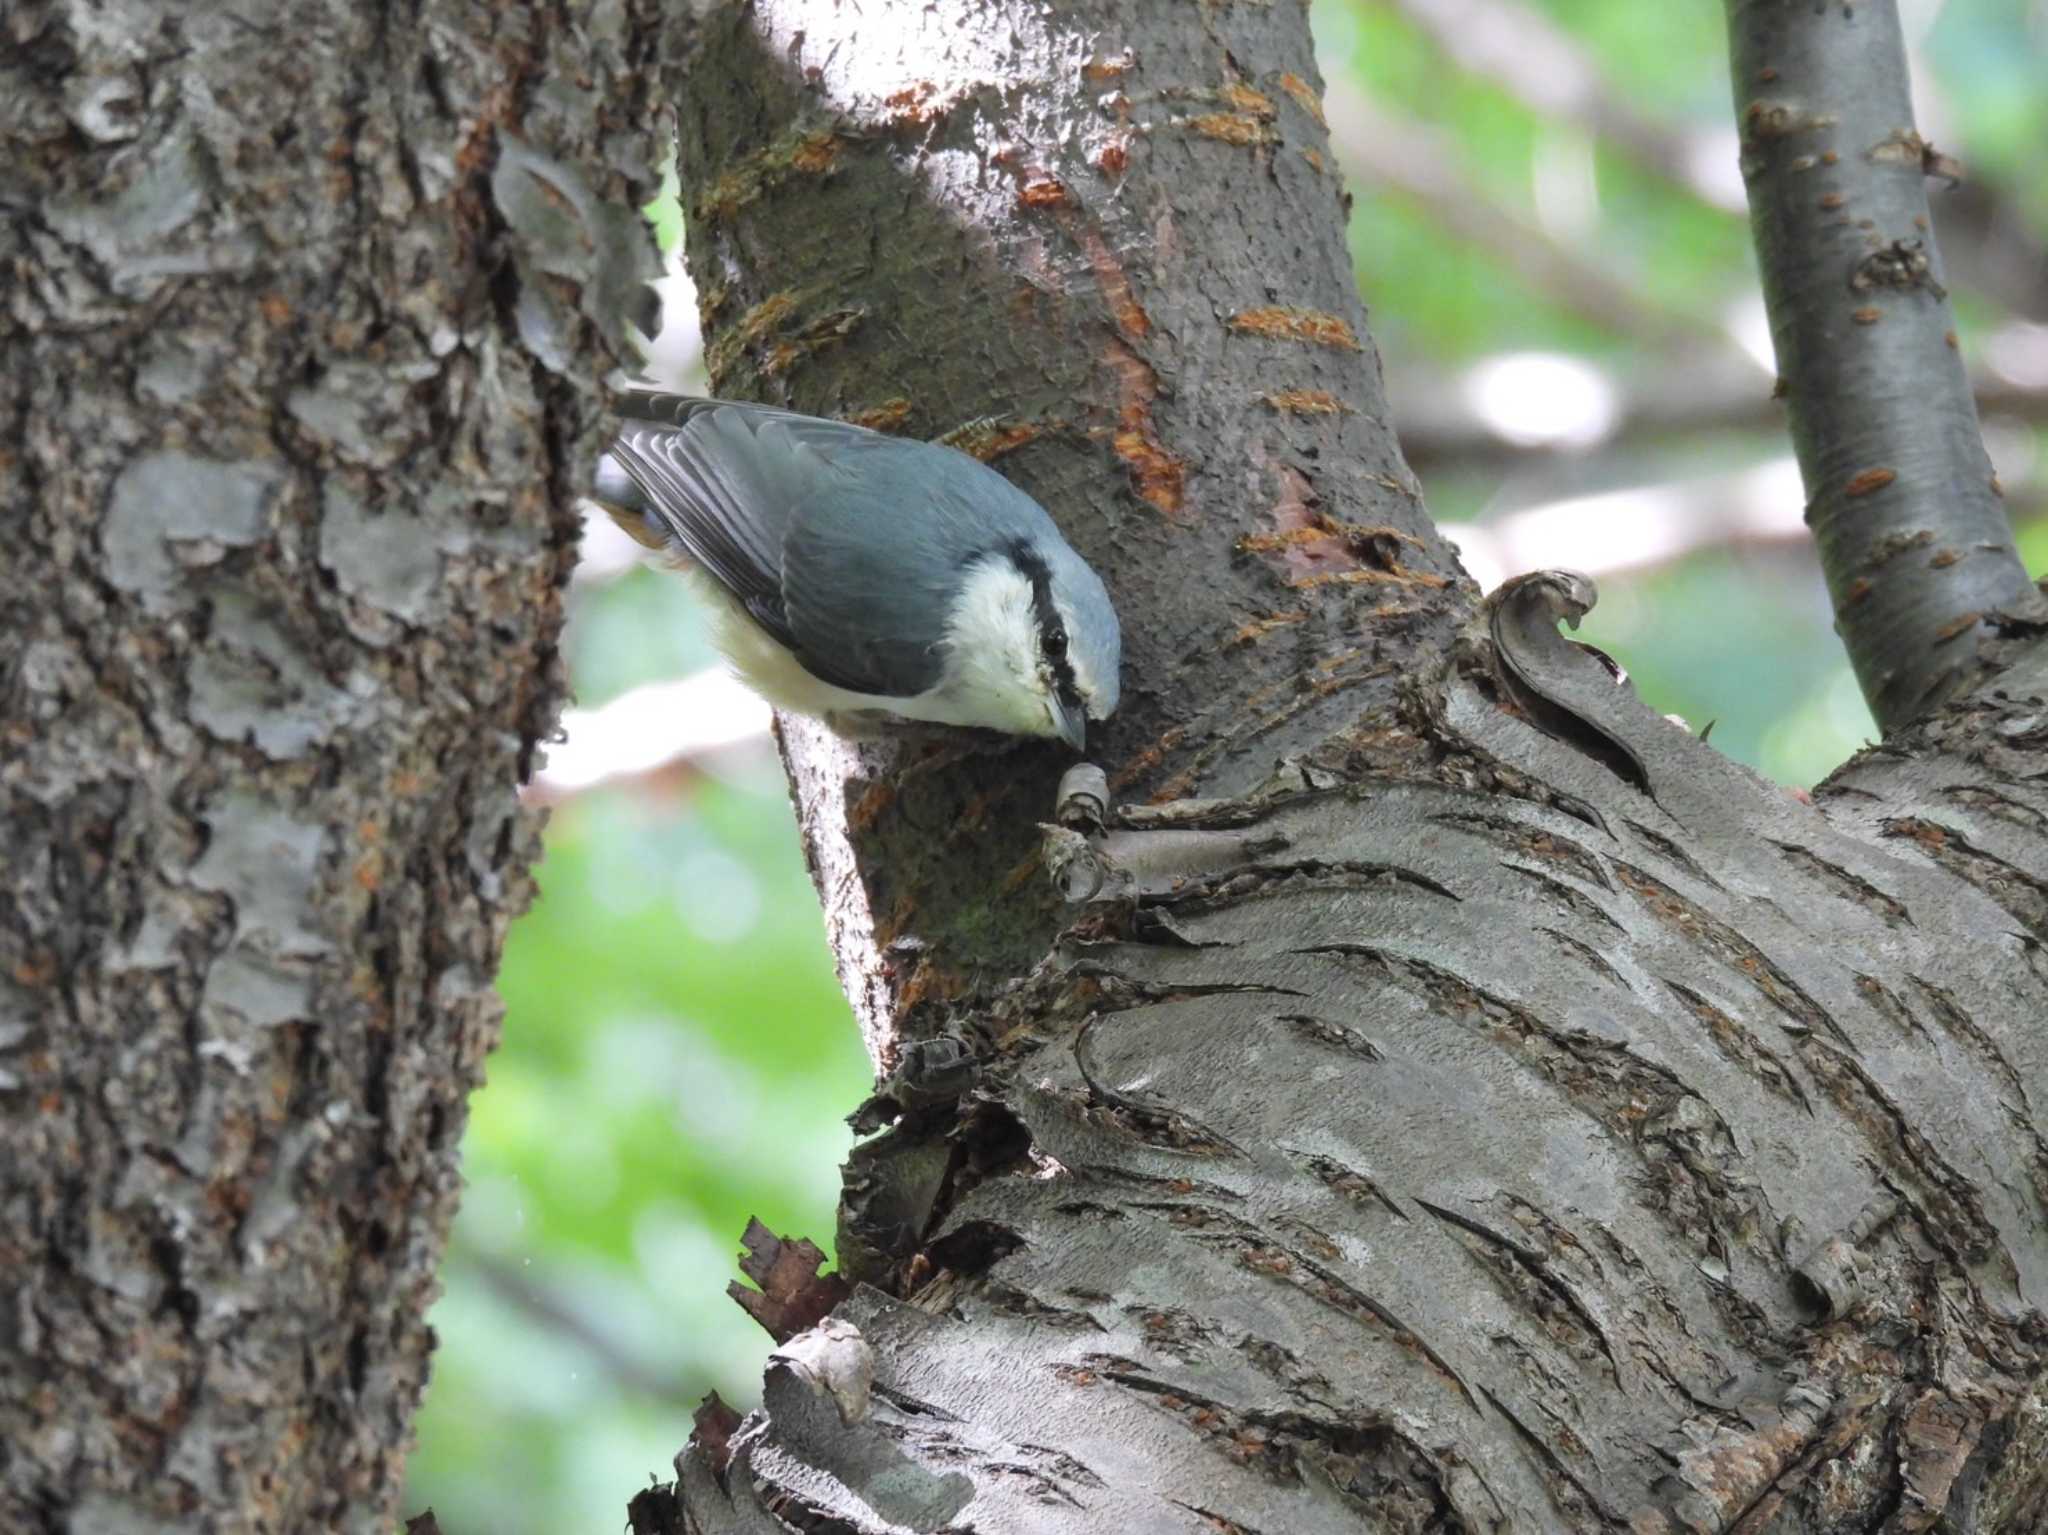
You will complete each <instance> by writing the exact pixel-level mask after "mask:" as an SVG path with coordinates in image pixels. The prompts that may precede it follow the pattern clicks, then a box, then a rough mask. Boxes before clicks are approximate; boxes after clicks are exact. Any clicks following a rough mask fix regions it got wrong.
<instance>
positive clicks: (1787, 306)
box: [1728, 0, 2040, 730]
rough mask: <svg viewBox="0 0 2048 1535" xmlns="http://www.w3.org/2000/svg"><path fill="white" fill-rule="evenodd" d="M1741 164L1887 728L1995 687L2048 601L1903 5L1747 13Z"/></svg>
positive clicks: (1837, 602) (1795, 418) (1859, 644)
mask: <svg viewBox="0 0 2048 1535" xmlns="http://www.w3.org/2000/svg"><path fill="white" fill-rule="evenodd" d="M1728 36H1729V52H1730V66H1731V69H1732V71H1733V74H1734V79H1735V103H1736V115H1737V117H1738V118H1739V120H1740V127H1741V132H1742V173H1743V180H1744V182H1745V183H1746V185H1747V186H1748V189H1749V205H1750V224H1751V228H1752V230H1753V231H1754V234H1755V237H1756V246H1757V257H1758V264H1759V266H1760V267H1761V269H1762V273H1763V289H1764V301H1765V304H1766V305H1767V307H1768V308H1769V310H1770V316H1771V335H1772V338H1773V340H1774V342H1775V344H1776V347H1777V354H1778V375H1779V387H1780V389H1781V390H1782V392H1783V394H1784V397H1785V402H1786V406H1787V410H1788V414H1789V415H1790V418H1791V425H1792V443H1793V447H1794V448H1795V449H1796V450H1797V452H1798V455H1799V468H1800V473H1801V475H1802V476H1803V478H1804V479H1805V482H1806V497H1807V508H1806V520H1807V523H1808V525H1809V526H1810V527H1812V529H1813V532H1814V538H1815V540H1816V542H1817V544H1818V545H1819V549H1820V557H1821V567H1822V569H1823V570H1824V571H1825V572H1826V573H1827V580H1828V593H1829V595H1830V597H1832V598H1833V601H1834V608H1835V619H1836V627H1837V628H1838V629H1839V631H1840V633H1841V635H1842V642H1843V644H1844V645H1845V646H1846V647H1847V648H1848V651H1849V659H1850V661H1851V662H1852V663H1853V664H1854V666H1855V668H1856V677H1857V680H1858V681H1859V682H1860V683H1861V684H1862V688H1863V696H1864V698H1865V699H1866V700H1868V702H1869V704H1870V712H1871V713H1872V714H1873V715H1874V716H1875V717H1876V719H1877V722H1878V724H1879V725H1880V726H1881V727H1883V728H1884V729H1886V730H1890V729H1893V728H1895V727H1897V726H1899V725H1902V724H1905V723H1907V722H1908V721H1911V720H1913V719H1915V718H1917V717H1918V716H1919V715H1920V714H1921V713H1922V712H1924V711H1925V710H1926V709H1927V708H1928V707H1930V706H1931V705H1932V704H1935V703H1938V702H1940V701H1942V700H1943V699H1945V698H1948V697H1950V696H1952V695H1953V694H1954V693H1955V692H1957V691H1958V690H1959V689H1961V688H1963V687H1966V686H1968V685H1969V684H1970V683H1971V682H1972V681H1973V680H1974V679H1975V678H1976V676H1977V675H1978V671H1979V663H1978V659H1977V649H1978V644H1979V641H1980V640H1981V639H1982V638H1984V637H1986V636H1988V635H1989V634H1990V633H1991V632H1992V627H1993V625H1992V619H1993V616H1994V615H1996V614H1997V613H1998V612H1999V611H2000V610H2002V609H2005V608H2008V607H2013V606H2015V605H2020V604H2026V605H2027V606H2028V609H2029V611H2031V612H2033V613H2034V614H2035V615H2036V616H2039V612H2040V609H2039V606H2038V601H2037V599H2035V597H2034V594H2033V592H2032V589H2031V588H2030V587H2029V585H2028V583H2027V576H2026V570H2025V567H2024V566H2022V565H2021V564H2020V559H2019V553H2018V551H2017V550H2016V549H2015V548H2014V546H2013V539H2012V528H2011V526H2010V524H2009V523H2008V522H2007V520H2006V515H2005V507H2004V504H2003V492H2002V491H2001V490H2000V488H1999V484H1998V477H1997V476H1996V475H1995V474H1994V473H1993V472H1992V469H1991V460H1990V459H1989V458H1988V457H1987V456H1986V455H1985V452H1984V442H1983V438H1982V437H1981V435H1980V434H1979V432H1978V429H1977V408H1976V403H1975V401H1974V400H1973V399H1972V397H1971V394H1970V386H1969V380H1968V377H1967V375H1966V374H1965V372H1964V369H1963V362H1962V354H1961V350H1960V347H1959V346H1958V343H1957V338H1956V332H1955V316H1954V314H1953V312H1952V311H1951V310H1950V308H1949V304H1948V290H1947V288H1946V287H1944V286H1943V284H1942V280H1941V279H1942V267H1941V256H1940V253H1939V251H1938V249H1937V248H1936V244H1935V237H1934V226H1933V224H1932V222H1931V220H1930V218H1929V215H1928V206H1927V185H1926V183H1927V177H1928V176H1929V175H1937V176H1939V175H1945V174H1952V173H1953V172H1954V170H1955V169H1956V168H1955V167H1953V166H1952V165H1951V164H1950V163H1949V162H1947V161H1945V160H1944V159H1943V157H1942V156H1941V155H1940V154H1939V152H1938V151H1937V150H1935V148H1934V147H1933V146H1932V145H1930V144H1928V143H1927V142H1926V141H1925V140H1923V139H1922V138H1921V137H1920V134H1919V131H1918V130H1917V129H1916V128H1915V127H1914V125H1913V103H1912V98H1911V95H1910V93H1909V91H1908V89H1907V83H1906V53H1905V45H1904V42H1903V40H1902V39H1901V36H1900V33H1899V16H1898V6H1897V3H1896V0H1860V3H1857V4H1847V5H1826V4H1814V5H1794V4H1786V3H1784V0H1728Z"/></svg>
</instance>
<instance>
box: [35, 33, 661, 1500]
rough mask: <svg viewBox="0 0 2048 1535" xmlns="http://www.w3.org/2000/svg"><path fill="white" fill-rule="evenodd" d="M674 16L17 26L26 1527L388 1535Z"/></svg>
mask: <svg viewBox="0 0 2048 1535" xmlns="http://www.w3.org/2000/svg"><path fill="white" fill-rule="evenodd" d="M655 10H656V8H655V7H654V6H653V5H652V4H647V5H614V6H608V7H602V8H599V9H597V10H594V11H593V10H592V9H591V8H589V7H582V6H578V7H566V6H563V7H557V6H550V5H531V6H518V7H497V6H471V5H463V4H456V3H441V0H428V3H426V4H423V5H419V6H414V7H410V8H399V9H393V8H390V7H386V6H382V5H370V6H358V5H353V4H342V3H331V4H328V3H313V0H307V3H299V4H292V5H283V6H270V7H261V8H257V9H256V10H254V11H248V12H247V13H246V14H244V13H243V12H242V11H238V10H237V9H236V8H233V7H217V6H189V7H187V6H162V5H124V4H115V5H86V4H64V3H55V4H30V5H27V6H22V5H15V6H12V7H10V8H9V9H8V11H7V13H6V15H5V18H4V20H0V37H4V48H0V146H4V147H0V274H4V276H0V305H4V307H0V359H4V361H0V504H4V506H5V507H6V509H7V514H6V516H5V518H4V519H0V612H4V615H5V616H4V627H5V631H6V633H7V635H8V639H9V643H8V645H7V647H6V654H5V658H4V662H0V826H4V828H5V837H6V861H5V870H6V872H5V880H4V886H0V1528H5V1529H7V1530H9V1531H24V1532H26V1531H34V1530H50V1531H56V1530H70V1531H78V1532H84V1531H93V1532H105V1531H115V1530H122V1531H126V1530H142V1529H150V1530H160V1529H181V1530H183V1529H192V1530H197V1529H206V1530H217V1531H245V1530H247V1531H257V1530H263V1531H302V1530H315V1529H317V1530H364V1531H369V1530H378V1531H382V1530H389V1529H390V1528H391V1527H392V1524H393V1504H394V1501H395V1499H396V1497H397V1493H398V1488H399V1485H400V1473H401V1470H402V1461H403V1455H404V1452H405V1449H406V1447H407V1445H408V1443H409V1438H410V1424H411V1419H412V1413H413V1409H414V1407H415V1406H416V1405H417V1403H418V1400H419V1395H420V1391H421V1388H422V1385H423V1382H424V1379H425V1375H426V1369H427V1358H428V1350H429V1347H430V1345H431V1342H432V1335H431V1333H430V1332H429V1330H428V1329H427V1327H426V1325H425V1320H424V1317H425V1312H426V1309H427V1306H428V1303H429V1301H430V1300H431V1298H432V1295H433V1290H434V1284H435V1272H436V1268H437V1265H438V1261H439V1258H440V1254H441V1249H442V1243H443V1238H444V1236H445V1233H446V1229H447V1224H448V1220H449V1217H450V1215H451V1214H452V1212H453V1207H454V1202H455V1194H456V1187H457V1176H456V1148H457V1144H458V1142H459V1140H460V1136H461V1131H462V1127H463V1123H464V1118H465V1111H464V1099H465V1096H466V1094H467V1093H468V1091H469V1090H470V1088H471V1087H472V1086H474V1085H475V1083H476V1081H477V1079H478V1076H479V1072H480V1067H481V1062H482V1058H483V1055H484V1053H485V1051H486V1050H488V1048H489V1047H490V1044H491V1042H492V1040H493V1039H494V1038H495V1035H496V1031H497V1027H498V1003H497V1000H496V998H495V996H494V994H493V992H492V990H491V979H492V975H493V972H494V970H495V967H496V964H497V960H498V954H499V947H500V942H501V940H502V938H503V935H504V931H505V926H506V924H507V922H508V921H509V920H510V918H511V917H512V916H513V915H514V914H515V913H516V912H517V911H518V910H519V908H520V907H521V906H523V905H524V904H525V902H526V900H527V899H528V896H529V894H530V891H531V883H530V880H529V878H528V874H527V869H528V865H529V864H530V863H531V861H532V858H533V856H534V853H535V850H536V840H537V839H536V831H537V817H536V816H534V815H532V814H530V813H526V812H522V811H521V809H520V807H519V803H518V799H517V795H516V786H517V783H518V782H519V780H520V779H521V778H522V777H523V776H524V775H525V773H526V772H527V771H528V769H529V768H530V767H531V765H532V764H533V762H534V758H535V750H536V744H537V743H538V742H539V741H540V739H541V738H542V737H544V736H545V735H546V733H547V732H548V731H549V730H550V729H551V728H552V723H553V719H554V716H555V712H556V709H557V706H558V704H559V702H560V699H561V696H562V674H561V668H560V666H559V663H558V659H557V655H556V643H557V638H558V634H559V630H560V625H561V616H562V608H561V601H560V592H561V588H562V585H563V583H564V582H565V581H566V579H567V576H568V571H569V567H570V564H571V562H572V560H573V558H574V552H575V550H574V542H575V528H576V520H575V517H574V515H573V498H574V493H575V490H576V487H577V485H578V484H579V483H580V481H581V479H582V477H583V476H584V475H585V474H586V473H587V469H588V464H589V461H590V459H591V457H592V454H593V451H594V448H595V446H596V444H597V428H598V425H599V423H600V420H601V401H600V400H599V398H598V396H597V393H596V390H595V387H594V385H593V382H592V381H593V378H594V376H595V375H596V374H597V373H599V372H601V371H602V370H603V369H604V368H605V367H606V366H608V364H609V359H610V358H611V357H612V356H613V346H612V338H613V337H614V336H615V335H616V333H617V322H618V319H619V317H620V316H621V315H622V314H623V313H624V312H625V310H626V308H627V307H628V305H629V304H630V303H631V301H632V299H633V296H634V294H635V292H636V289H637V284H638V282H639V280H640V278H641V277H642V275H643V274H644V272H645V271H646V270H647V269H648V268H649V267H650V266H651V264H652V263H651V256H650V253H649V252H648V250H647V241H646V237H645V234H644V231H642V229H641V228H640V227H639V225H638V222H637V219H636V217H635V215H634V212H633V209H634V205H635V203H636V202H637V201H638V200H640V199H641V198H643V197H644V196H645V195H646V192H647V190H648V189H649V188H650V187H651V186H652V185H653V176H652V174H651V172H650V169H649V159H650V155H651V154H652V152H653V150H654V140H655V136H654V134H653V133H652V131H651V130H652V127H653V122H652V118H653V106H652V102H653V100H654V96H655V91H656V86H657V81H658V74H659V64H660V60H659V57H658V55H657V53H656V51H655V48H654V46H653V42H654V40H655V39H657V38H658V37H659V36H660V35H661V27H660V18H659V17H658V16H657V15H656V13H655Z"/></svg>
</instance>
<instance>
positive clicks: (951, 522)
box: [782, 438, 1058, 698]
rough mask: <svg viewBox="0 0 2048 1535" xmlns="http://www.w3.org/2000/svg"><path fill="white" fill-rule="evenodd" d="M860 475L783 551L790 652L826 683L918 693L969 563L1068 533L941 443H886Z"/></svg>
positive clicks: (936, 662)
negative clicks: (1020, 544) (1056, 528)
mask: <svg viewBox="0 0 2048 1535" xmlns="http://www.w3.org/2000/svg"><path fill="white" fill-rule="evenodd" d="M883 444H884V446H883V447H882V448H881V449H879V450H877V451H876V452H875V453H874V454H872V455H870V456H869V457H868V458H866V459H865V460H864V461H863V463H862V465H861V469H860V472H859V473H858V474H857V475H854V476H850V477H849V478H848V480H847V481H846V482H845V483H844V484H842V485H841V486H839V487H837V488H835V489H834V490H833V491H832V493H830V494H829V495H821V496H818V497H815V498H813V499H812V500H809V501H806V502H805V503H804V504H803V506H802V507H801V508H799V509H798V512H797V515H796V517H795V519H794V520H793V521H792V522H791V524H790V529H789V536H788V539H787V541H786V542H785V543H784V545H783V553H782V600H783V608H784V612H785V615H786V617H787V621H788V625H789V632H790V634H791V636H792V644H791V648H792V649H793V650H794V651H795V652H796V655H797V658H798V659H799V660H800V661H801V662H802V663H803V665H804V666H805V667H806V668H807V669H808V670H810V671H811V672H813V673H815V674H816V675H817V676H819V677H822V678H823V679H824V680H825V681H827V682H831V683H834V684H836V685H838V686H840V687H843V688H851V689H853V690H854V691H856V692H861V693H875V694H881V695H883V696H885V697H892V698H908V697H912V696H914V695H916V694H918V693H922V692H925V691H927V690H928V689H930V688H932V687H935V686H937V685H938V683H939V681H940V679H941V677H942V676H943V675H944V672H945V666H946V630H947V624H948V621H949V620H950V618H951V617H952V609H953V604H954V603H955V601H957V600H958V598H959V595H960V589H961V586H962V584H963V582H964V581H965V579H966V576H967V573H968V571H969V570H970V568H971V567H972V566H973V565H974V564H975V563H976V562H977V561H980V560H983V559H987V558H989V557H991V556H992V555H994V554H996V553H998V552H999V551H1001V550H1003V549H1005V548H1008V547H1010V546H1012V545H1016V544H1019V543H1033V542H1038V541H1042V540H1045V539H1047V538H1057V537H1058V535H1057V534H1056V533H1055V532H1054V531H1053V528H1052V523H1051V520H1050V519H1049V518H1047V517H1046V515H1045V513H1044V512H1043V511H1041V510H1040V509H1039V507H1038V504H1037V503H1036V502H1034V501H1032V500H1031V498H1030V497H1028V496H1026V495H1025V494H1024V492H1022V491H1021V490H1018V489H1017V488H1016V487H1015V486H1014V485H1012V484H1011V483H1010V482H1009V481H1008V480H1005V479H1004V478H1003V477H1002V476H1001V475H999V474H997V473H996V472H995V471H994V470H993V469H989V468H987V467H985V466H984V465H982V464H980V463H977V462H976V461H975V460H974V459H971V458H969V457H968V456H967V455H966V454H964V453H958V452H955V451H954V450H953V449H951V448H946V447H940V446H937V445H935V444H931V443H920V442H908V441H902V440H898V439H889V438H885V439H883Z"/></svg>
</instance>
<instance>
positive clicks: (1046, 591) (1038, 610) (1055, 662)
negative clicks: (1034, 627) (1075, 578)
mask: <svg viewBox="0 0 2048 1535" xmlns="http://www.w3.org/2000/svg"><path fill="white" fill-rule="evenodd" d="M1006 552H1007V553H1008V554H1009V556H1010V562H1011V563H1012V564H1014V565H1015V566H1016V567H1017V569H1018V570H1019V571H1020V572H1022V573H1023V576H1024V579H1025V580H1027V581H1029V582H1030V583H1031V616H1032V618H1033V619H1034V620H1036V622H1037V624H1038V643H1039V646H1040V648H1041V649H1043V650H1044V652H1045V658H1046V660H1047V661H1048V662H1050V663H1051V665H1052V680H1053V684H1054V686H1056V687H1057V688H1058V689H1059V690H1060V692H1061V694H1062V695H1064V696H1065V697H1068V698H1073V697H1076V696H1077V695H1078V693H1079V687H1078V685H1077V684H1076V683H1075V681H1074V668H1073V664H1072V663H1071V662H1070V661H1068V659H1067V648H1068V645H1069V644H1070V643H1071V638H1072V637H1071V636H1070V635H1068V633H1067V626H1066V624H1065V622H1064V621H1062V619H1061V618H1060V613H1059V609H1058V608H1056V607H1054V606H1053V602H1052V572H1051V571H1050V570H1048V569H1047V568H1046V564H1045V561H1044V560H1042V559H1040V558H1039V557H1038V555H1037V553H1036V551H1034V550H1033V549H1032V548H1031V546H1030V545H1029V544H1012V545H1010V547H1009V549H1008V550H1007V551H1006ZM1055 635H1057V636H1059V640H1058V643H1054V638H1053V637H1054V636H1055Z"/></svg>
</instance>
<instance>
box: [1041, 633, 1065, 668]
mask: <svg viewBox="0 0 2048 1535" xmlns="http://www.w3.org/2000/svg"><path fill="white" fill-rule="evenodd" d="M1045 653H1046V654H1047V655H1048V656H1050V657H1051V658H1052V659H1053V660H1055V661H1057V660H1058V659H1059V658H1060V657H1061V656H1063V655H1065V654H1066V653H1067V631H1066V630H1064V629H1062V628H1060V627H1058V626H1057V625H1055V626H1054V627H1052V628H1050V629H1048V630H1046V631H1045Z"/></svg>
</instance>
